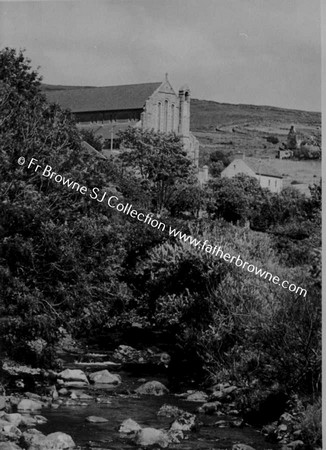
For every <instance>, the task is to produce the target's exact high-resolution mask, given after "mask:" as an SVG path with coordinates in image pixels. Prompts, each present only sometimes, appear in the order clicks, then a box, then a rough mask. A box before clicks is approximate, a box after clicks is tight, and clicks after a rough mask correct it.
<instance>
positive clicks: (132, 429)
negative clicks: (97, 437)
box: [119, 419, 141, 434]
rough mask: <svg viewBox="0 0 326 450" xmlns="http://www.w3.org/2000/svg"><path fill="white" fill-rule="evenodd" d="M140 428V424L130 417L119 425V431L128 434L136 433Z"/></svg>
mask: <svg viewBox="0 0 326 450" xmlns="http://www.w3.org/2000/svg"><path fill="white" fill-rule="evenodd" d="M140 430H141V426H140V425H138V423H137V422H135V421H134V420H132V419H126V420H124V421H123V422H122V424H121V425H120V428H119V433H124V434H130V433H137V432H138V431H140Z"/></svg>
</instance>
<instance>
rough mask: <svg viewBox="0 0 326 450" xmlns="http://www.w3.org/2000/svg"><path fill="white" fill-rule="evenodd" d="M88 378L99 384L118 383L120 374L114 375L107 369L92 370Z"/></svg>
mask: <svg viewBox="0 0 326 450" xmlns="http://www.w3.org/2000/svg"><path fill="white" fill-rule="evenodd" d="M89 379H90V380H91V381H92V382H93V383H98V384H99V383H101V384H120V383H121V377H120V375H115V374H113V373H110V372H109V371H108V370H100V371H99V372H94V373H92V374H91V375H90V376H89Z"/></svg>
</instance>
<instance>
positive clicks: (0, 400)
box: [0, 395, 6, 411]
mask: <svg viewBox="0 0 326 450" xmlns="http://www.w3.org/2000/svg"><path fill="white" fill-rule="evenodd" d="M5 407H6V397H5V396H4V395H0V411H1V410H3V409H5Z"/></svg>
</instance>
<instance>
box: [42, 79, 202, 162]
mask: <svg viewBox="0 0 326 450" xmlns="http://www.w3.org/2000/svg"><path fill="white" fill-rule="evenodd" d="M44 93H45V95H46V97H47V100H48V101H49V102H52V103H58V104H59V105H60V106H61V107H63V108H66V109H70V110H71V111H72V112H73V113H74V115H75V118H76V121H77V124H78V127H79V128H80V129H89V130H90V129H91V130H93V131H94V133H95V134H96V135H97V136H101V138H102V139H103V142H104V148H106V149H110V150H111V151H112V149H114V148H117V146H118V145H119V144H118V140H117V132H118V131H119V130H123V129H126V128H127V127H128V126H133V127H141V128H142V129H148V130H151V129H153V130H154V131H160V132H164V133H169V132H174V133H176V134H177V135H178V136H180V138H181V141H182V142H183V144H184V148H185V150H186V151H187V154H188V156H189V158H190V159H191V161H192V162H193V163H194V164H195V165H196V166H197V167H198V153H199V142H198V141H197V139H196V138H195V136H194V135H193V134H192V133H191V131H190V89H189V87H188V86H183V87H182V88H180V89H179V91H178V94H176V92H175V91H174V90H173V88H172V86H171V84H170V82H169V80H168V76H167V74H166V76H165V80H164V81H163V82H158V83H142V84H128V85H121V86H106V87H82V88H81V87H78V88H77V87H76V88H71V89H70V88H68V89H67V88H64V87H63V88H61V89H60V88H58V89H55V90H45V92H44Z"/></svg>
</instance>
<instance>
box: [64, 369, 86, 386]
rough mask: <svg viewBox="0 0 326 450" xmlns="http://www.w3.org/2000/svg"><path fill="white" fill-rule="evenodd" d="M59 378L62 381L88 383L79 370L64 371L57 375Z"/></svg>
mask: <svg viewBox="0 0 326 450" xmlns="http://www.w3.org/2000/svg"><path fill="white" fill-rule="evenodd" d="M58 377H59V378H61V379H62V380H64V381H83V382H85V383H88V379H87V376H86V375H85V373H84V372H83V371H82V370H80V369H66V370H63V371H62V372H60V373H59V375H58Z"/></svg>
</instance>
